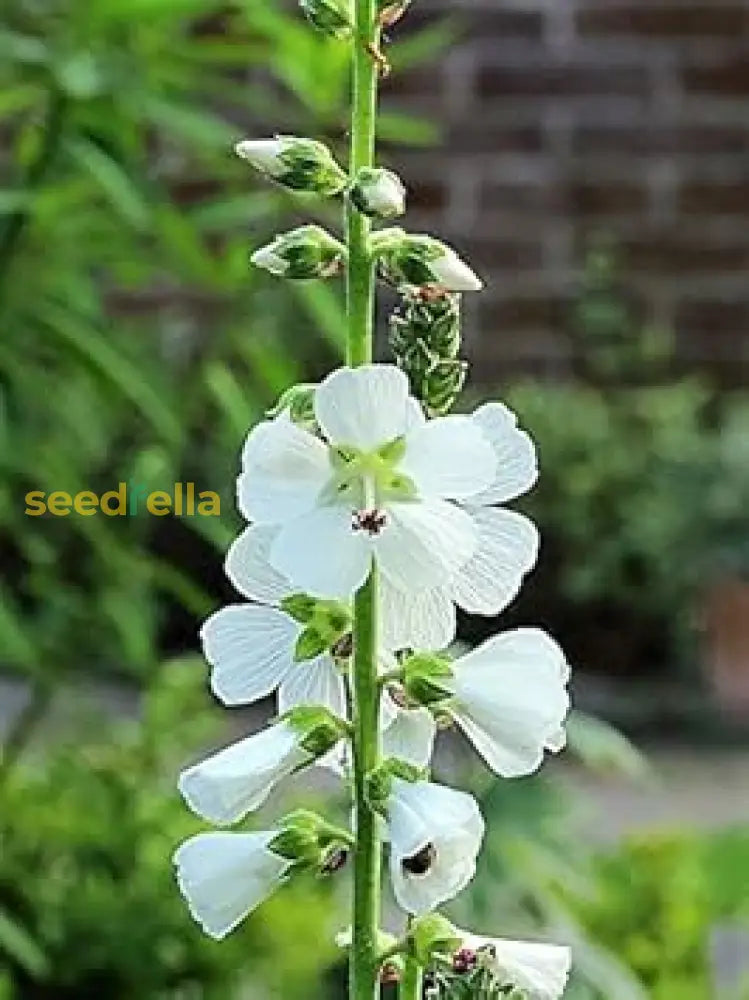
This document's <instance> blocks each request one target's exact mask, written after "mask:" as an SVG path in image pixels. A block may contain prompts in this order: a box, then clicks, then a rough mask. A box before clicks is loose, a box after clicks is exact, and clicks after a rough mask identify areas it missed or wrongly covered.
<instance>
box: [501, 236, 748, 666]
mask: <svg viewBox="0 0 749 1000" xmlns="http://www.w3.org/2000/svg"><path fill="white" fill-rule="evenodd" d="M571 330H572V337H573V340H574V341H575V342H576V345H577V357H578V358H579V371H578V377H577V378H576V379H574V380H572V381H571V382H569V383H566V384H554V385H548V384H545V385H539V384H537V383H530V382H520V383H519V384H515V385H512V386H511V387H510V388H509V390H508V391H507V393H506V399H507V401H508V402H509V404H510V405H511V406H512V407H513V408H514V409H516V410H517V412H518V413H519V415H520V420H521V422H522V423H523V425H524V426H526V427H528V428H530V429H531V433H532V435H533V437H534V438H535V440H536V441H537V444H538V448H539V454H540V456H541V469H542V474H541V477H540V479H539V483H538V486H537V487H536V489H535V490H533V491H532V493H531V494H530V495H529V496H528V498H526V499H525V501H524V503H523V506H524V508H525V509H527V510H528V512H529V513H531V515H532V516H533V517H534V518H535V519H536V520H537V521H538V523H539V524H542V525H543V528H544V544H545V553H546V554H545V556H544V559H543V560H542V565H541V573H543V572H544V565H546V566H548V567H549V572H548V575H547V577H546V585H547V590H548V593H547V592H546V591H544V593H542V594H539V593H538V592H536V593H534V595H533V599H534V600H537V601H538V602H539V603H540V604H541V605H542V606H544V605H545V606H544V611H545V612H546V613H547V617H549V619H550V620H551V621H554V622H559V623H562V624H563V623H565V622H567V623H569V622H574V621H578V622H579V623H580V628H581V629H587V630H588V633H589V635H588V637H587V638H586V640H585V641H587V642H589V643H590V645H588V646H585V644H584V643H583V645H581V646H577V649H576V650H575V649H574V640H573V652H578V653H579V655H578V656H576V659H577V660H579V661H580V662H583V663H585V664H586V666H588V667H589V668H593V669H604V670H608V671H611V670H616V669H618V668H620V669H622V670H627V671H629V672H632V671H648V670H651V669H652V668H653V667H661V668H664V667H665V668H666V669H671V667H672V666H673V665H674V664H678V663H682V664H684V663H690V662H691V663H693V662H694V660H695V653H694V636H693V633H692V631H691V630H692V628H693V625H694V623H695V621H696V620H697V618H698V615H699V611H700V605H701V602H702V600H703V599H704V597H705V596H706V594H707V592H708V591H709V588H710V586H711V584H712V583H714V582H718V581H721V580H723V579H725V578H726V577H732V576H736V575H747V573H748V572H749V532H747V530H746V510H747V507H748V506H749V398H747V396H746V394H744V393H737V394H735V395H728V396H726V395H719V394H718V393H717V392H716V390H715V388H714V387H713V386H711V385H710V384H709V382H708V381H707V380H705V379H702V378H700V377H698V376H694V375H689V376H679V375H675V374H674V373H673V365H672V361H673V358H672V349H671V343H670V339H669V337H668V335H667V334H665V333H663V332H660V331H657V330H652V329H649V328H642V327H640V326H638V324H637V322H636V320H635V318H634V315H633V312H632V310H631V309H630V308H629V307H628V305H627V299H626V296H625V295H624V293H623V291H622V288H621V278H620V276H619V271H618V269H617V263H616V258H615V257H614V256H612V255H611V254H610V253H606V252H602V251H595V252H592V253H591V254H590V257H589V260H588V264H587V272H586V277H585V281H584V284H583V288H582V291H581V296H580V300H579V303H578V305H577V307H576V309H575V312H574V315H573V317H572V322H571ZM547 560H548V562H547ZM541 586H543V581H542V583H541ZM552 590H553V591H554V593H552ZM560 590H561V594H560ZM560 596H561V604H562V605H565V606H560ZM570 609H572V610H570ZM597 629H598V630H599V631H600V633H601V634H600V635H599V636H598V639H599V640H600V641H599V642H598V645H596V644H595V643H596V641H597V640H596V636H595V633H596V630H597ZM612 631H617V632H618V633H619V637H618V639H617V647H616V649H612V644H611V641H610V639H611V633H612ZM612 655H613V656H614V657H616V659H617V662H616V663H615V662H612V660H611V656H612ZM599 656H600V661H599V660H598V657H599Z"/></svg>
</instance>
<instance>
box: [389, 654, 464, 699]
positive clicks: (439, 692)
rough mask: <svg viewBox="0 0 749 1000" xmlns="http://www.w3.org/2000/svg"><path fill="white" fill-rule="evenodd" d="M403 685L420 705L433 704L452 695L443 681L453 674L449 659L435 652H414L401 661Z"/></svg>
mask: <svg viewBox="0 0 749 1000" xmlns="http://www.w3.org/2000/svg"><path fill="white" fill-rule="evenodd" d="M402 667H403V687H404V688H405V690H406V693H407V694H408V696H409V697H410V698H413V699H414V701H417V702H419V704H421V705H434V704H437V703H438V702H441V701H446V700H447V699H448V698H450V697H452V692H451V691H450V689H449V688H448V687H446V686H445V684H444V681H445V680H447V679H449V678H450V677H452V676H453V672H452V669H451V667H450V661H449V660H448V659H447V658H446V657H444V656H439V655H438V654H437V653H414V654H413V655H412V656H409V657H407V658H406V659H405V660H404V661H403V663H402Z"/></svg>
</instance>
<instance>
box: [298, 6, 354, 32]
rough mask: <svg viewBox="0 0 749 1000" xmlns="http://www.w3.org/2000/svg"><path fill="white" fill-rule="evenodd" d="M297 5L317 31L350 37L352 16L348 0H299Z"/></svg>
mask: <svg viewBox="0 0 749 1000" xmlns="http://www.w3.org/2000/svg"><path fill="white" fill-rule="evenodd" d="M299 6H300V7H301V9H302V11H303V12H304V16H305V17H306V18H307V20H308V21H309V22H310V24H311V25H312V26H313V27H315V28H317V30H318V31H321V32H322V33H323V34H325V35H329V36H330V37H331V38H339V39H342V38H348V37H350V35H351V33H352V31H353V18H352V16H351V5H350V3H349V2H348V0H299Z"/></svg>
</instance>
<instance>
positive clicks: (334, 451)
mask: <svg viewBox="0 0 749 1000" xmlns="http://www.w3.org/2000/svg"><path fill="white" fill-rule="evenodd" d="M328 454H329V456H330V462H331V465H332V466H333V468H334V469H345V468H347V467H348V466H349V465H353V463H354V462H356V461H358V459H360V458H361V457H362V453H361V451H360V450H359V448H354V447H353V445H347V444H335V445H331V446H330V448H329V449H328Z"/></svg>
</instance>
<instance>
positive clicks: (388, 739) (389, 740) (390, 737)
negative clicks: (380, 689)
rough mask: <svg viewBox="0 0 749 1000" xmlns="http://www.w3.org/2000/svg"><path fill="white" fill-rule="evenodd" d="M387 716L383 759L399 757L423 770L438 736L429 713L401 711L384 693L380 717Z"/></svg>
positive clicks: (406, 709)
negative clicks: (389, 715) (389, 716)
mask: <svg viewBox="0 0 749 1000" xmlns="http://www.w3.org/2000/svg"><path fill="white" fill-rule="evenodd" d="M388 702H389V705H388ZM390 713H392V718H391V719H390V722H389V723H388V724H387V725H386V726H385V727H384V731H383V734H382V754H383V757H398V758H399V759H400V760H405V761H407V762H408V763H409V764H414V765H415V766H416V767H426V766H427V764H428V763H429V761H430V760H431V759H432V751H433V750H434V738H435V736H436V735H437V724H436V723H435V721H434V717H433V715H432V713H431V712H430V711H429V710H428V709H426V708H413V709H411V708H401V707H400V706H399V705H396V704H395V702H394V701H393V700H392V698H391V697H390V695H389V694H388V693H387V692H385V694H384V695H383V706H382V708H381V718H387V716H388V714H390Z"/></svg>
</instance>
